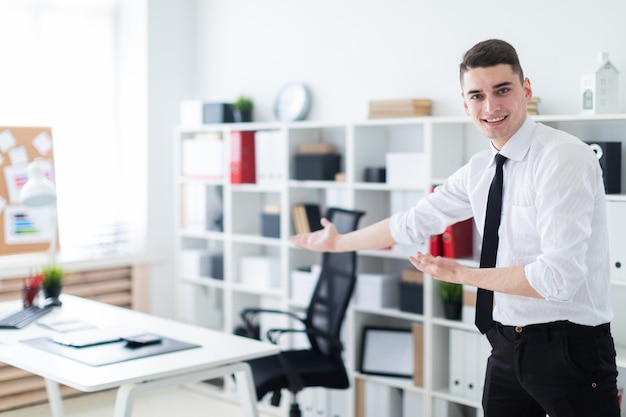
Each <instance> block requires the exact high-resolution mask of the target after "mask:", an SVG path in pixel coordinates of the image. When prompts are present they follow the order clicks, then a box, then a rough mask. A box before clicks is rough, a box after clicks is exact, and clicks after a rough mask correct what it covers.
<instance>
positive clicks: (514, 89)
mask: <svg viewBox="0 0 626 417" xmlns="http://www.w3.org/2000/svg"><path fill="white" fill-rule="evenodd" d="M462 88H463V91H462V93H461V94H462V96H463V106H464V107H465V112H466V113H467V114H468V115H469V116H471V117H472V119H473V121H474V124H475V125H476V127H477V128H478V130H480V131H481V132H482V133H483V134H484V135H485V136H487V137H488V138H489V139H491V141H492V143H493V145H494V146H495V147H496V148H498V149H502V147H503V146H504V144H505V143H506V142H507V141H508V140H509V138H510V137H511V136H513V134H515V132H517V130H518V129H519V128H520V127H521V126H522V124H523V123H524V120H526V112H527V110H526V104H527V103H528V101H529V100H530V99H531V98H532V89H531V87H530V81H529V80H528V78H526V79H525V80H524V82H523V83H521V82H520V79H519V75H518V74H515V73H513V70H512V69H511V66H510V65H508V64H500V65H495V66H493V67H484V68H480V67H479V68H474V69H471V70H469V71H468V72H466V73H465V74H464V75H463V86H462Z"/></svg>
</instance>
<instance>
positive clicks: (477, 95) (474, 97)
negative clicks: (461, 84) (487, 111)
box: [470, 94, 482, 100]
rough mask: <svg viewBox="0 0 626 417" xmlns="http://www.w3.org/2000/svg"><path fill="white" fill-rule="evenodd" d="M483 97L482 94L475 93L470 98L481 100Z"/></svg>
mask: <svg viewBox="0 0 626 417" xmlns="http://www.w3.org/2000/svg"><path fill="white" fill-rule="evenodd" d="M481 97H482V96H481V95H480V94H474V95H471V96H470V100H480V98H481Z"/></svg>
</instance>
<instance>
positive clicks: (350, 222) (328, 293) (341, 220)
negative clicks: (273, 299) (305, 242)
mask: <svg viewBox="0 0 626 417" xmlns="http://www.w3.org/2000/svg"><path fill="white" fill-rule="evenodd" d="M363 214H364V212H362V211H352V210H345V209H338V208H329V209H328V213H327V216H326V217H327V218H328V220H330V221H331V222H332V223H333V224H335V226H336V227H337V230H338V231H339V233H347V232H350V231H352V230H355V229H356V228H357V225H358V222H359V219H360V218H361V216H362V215H363ZM355 284H356V253H355V252H339V253H328V252H326V253H324V254H323V255H322V271H321V273H320V277H319V279H318V281H317V285H316V287H315V290H314V291H313V295H312V297H311V302H310V304H309V308H308V310H307V316H306V320H305V321H306V325H307V328H312V329H314V330H315V331H319V332H320V333H324V334H327V335H329V336H331V337H332V338H334V339H335V340H339V333H340V331H341V325H342V323H343V319H344V317H345V314H346V309H347V307H348V303H349V302H350V298H351V297H352V293H353V291H354V286H355ZM309 341H310V343H311V347H312V348H313V349H316V350H319V351H321V352H322V353H323V354H325V355H336V356H337V357H340V349H338V346H336V345H332V344H331V343H329V341H328V339H327V338H323V337H315V335H314V334H309Z"/></svg>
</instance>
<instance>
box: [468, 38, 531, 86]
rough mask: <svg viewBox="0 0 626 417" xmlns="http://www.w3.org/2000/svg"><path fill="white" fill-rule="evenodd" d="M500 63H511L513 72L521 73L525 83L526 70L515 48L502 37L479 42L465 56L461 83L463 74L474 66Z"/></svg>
mask: <svg viewBox="0 0 626 417" xmlns="http://www.w3.org/2000/svg"><path fill="white" fill-rule="evenodd" d="M499 64H508V65H510V66H511V69H512V70H513V73H514V74H517V75H519V78H520V81H521V82H522V83H524V71H523V70H522V66H521V65H520V63H519V58H518V57H517V52H516V51H515V48H513V46H512V45H511V44H509V43H507V42H505V41H502V40H500V39H489V40H486V41H483V42H479V43H477V44H476V45H474V46H473V47H472V48H471V49H470V50H469V51H467V52H466V53H465V55H464V56H463V62H461V65H460V74H459V75H460V79H461V85H463V75H464V74H465V73H466V72H467V71H469V70H471V69H473V68H486V67H493V66H495V65H499Z"/></svg>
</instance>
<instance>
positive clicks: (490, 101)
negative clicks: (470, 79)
mask: <svg viewBox="0 0 626 417" xmlns="http://www.w3.org/2000/svg"><path fill="white" fill-rule="evenodd" d="M484 109H485V110H486V111H487V112H489V113H494V112H497V111H498V110H500V100H499V99H498V98H497V97H492V96H488V97H487V98H485V101H484Z"/></svg>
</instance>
